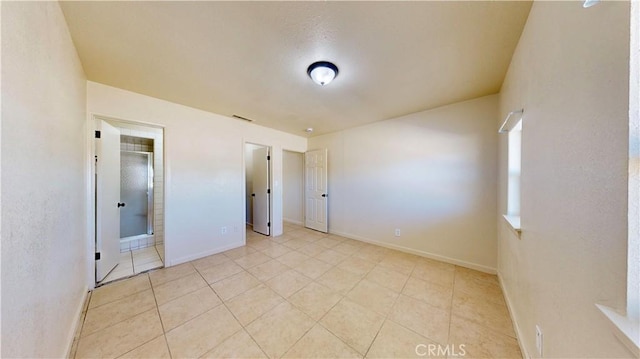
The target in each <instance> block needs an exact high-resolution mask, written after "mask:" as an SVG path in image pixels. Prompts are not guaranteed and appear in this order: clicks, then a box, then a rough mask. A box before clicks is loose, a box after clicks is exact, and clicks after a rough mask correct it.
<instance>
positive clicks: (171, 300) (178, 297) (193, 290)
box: [154, 280, 215, 305]
mask: <svg viewBox="0 0 640 359" xmlns="http://www.w3.org/2000/svg"><path fill="white" fill-rule="evenodd" d="M204 283H205V284H204V285H202V286H200V287H197V288H195V289H192V290H190V291H188V292H186V293H183V294H182V295H180V296H177V297H175V298H171V299H169V300H167V301H166V302H163V303H162V304H159V305H165V304H167V303H169V302H173V301H174V300H176V299H180V298H182V297H184V296H187V295H189V294H192V293H193V292H196V291H198V290H200V289H202V288H204V287H207V286H209V283H207V281H206V280H205V281H204ZM214 292H215V291H214ZM171 293H173V292H171ZM154 296H155V290H154ZM157 302H158V299H157V298H156V303H157Z"/></svg>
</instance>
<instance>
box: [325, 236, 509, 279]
mask: <svg viewBox="0 0 640 359" xmlns="http://www.w3.org/2000/svg"><path fill="white" fill-rule="evenodd" d="M330 233H331V234H335V235H338V236H341V237H345V238H350V239H355V240H357V241H361V242H366V243H371V244H375V245H378V246H381V247H385V248H390V249H395V250H398V251H401V252H405V253H411V254H415V255H418V256H421V257H425V258H429V259H434V260H437V261H441V262H446V263H451V264H455V265H457V266H460V267H465V268H469V269H474V270H477V271H480V272H485V273H489V274H496V273H497V271H496V269H495V268H492V267H488V266H485V265H481V264H476V263H471V262H467V261H462V260H459V259H455V258H450V257H446V256H442V255H439V254H434V253H429V252H424V251H420V250H417V249H413V248H409V247H404V246H399V245H395V244H390V243H386V242H380V241H375V240H372V239H369V238H364V237H360V236H358V235H355V234H350V233H344V232H336V231H330Z"/></svg>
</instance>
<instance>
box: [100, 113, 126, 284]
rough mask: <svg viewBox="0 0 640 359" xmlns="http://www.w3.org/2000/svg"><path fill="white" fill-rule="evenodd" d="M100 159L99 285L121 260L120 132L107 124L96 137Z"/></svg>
mask: <svg viewBox="0 0 640 359" xmlns="http://www.w3.org/2000/svg"><path fill="white" fill-rule="evenodd" d="M96 137H97V136H96ZM96 156H97V162H96V253H99V256H100V257H99V258H100V259H96V282H100V281H102V280H103V279H104V277H106V276H107V274H109V272H110V271H111V270H112V269H113V268H114V267H115V266H116V265H117V264H118V260H119V259H120V206H121V203H120V131H119V130H118V129H117V128H115V127H113V126H111V125H110V124H108V123H106V122H105V121H101V124H100V138H96ZM96 258H98V254H96Z"/></svg>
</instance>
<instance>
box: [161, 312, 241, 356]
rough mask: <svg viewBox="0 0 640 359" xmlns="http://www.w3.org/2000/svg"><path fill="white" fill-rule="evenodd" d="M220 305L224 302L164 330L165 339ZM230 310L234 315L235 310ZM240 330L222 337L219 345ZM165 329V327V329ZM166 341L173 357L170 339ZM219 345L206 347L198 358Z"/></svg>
mask: <svg viewBox="0 0 640 359" xmlns="http://www.w3.org/2000/svg"><path fill="white" fill-rule="evenodd" d="M220 305H222V303H218V304H216V305H215V306H213V307H212V308H209V309H207V310H205V311H204V312H202V313H200V314H198V315H196V316H195V317H193V318H190V319H188V320H187V321H185V322H183V323H181V324H179V325H178V326H176V327H173V328H171V329H169V330H168V331H166V332H164V335H165V340H166V336H167V334H169V333H171V332H173V331H174V330H176V329H178V328H180V327H181V326H183V325H185V324H187V323H189V322H193V321H195V320H196V319H198V318H200V317H202V316H203V315H205V314H207V313H209V312H210V311H212V310H214V309H216V308H218V307H219V306H220ZM227 310H229V308H227ZM229 312H230V313H231V314H232V315H233V312H231V311H230V310H229ZM238 324H240V323H239V322H238ZM240 326H242V324H240ZM240 330H241V329H238V330H237V331H235V332H234V333H233V334H231V335H229V336H227V337H224V339H222V340H221V341H220V342H219V343H218V345H220V344H222V342H224V341H225V340H227V339H229V338H231V337H232V336H233V335H234V334H235V333H237V332H238V331H240ZM163 331H164V329H163ZM166 341H167V347H168V348H169V355H170V356H171V357H173V356H174V355H173V353H171V346H169V341H168V340H166ZM218 345H216V346H214V347H213V348H208V349H205V351H204V352H203V353H201V354H200V355H197V356H196V358H200V357H202V356H203V355H204V354H206V353H207V352H209V351H211V350H213V349H214V348H215V347H217V346H218Z"/></svg>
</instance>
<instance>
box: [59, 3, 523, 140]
mask: <svg viewBox="0 0 640 359" xmlns="http://www.w3.org/2000/svg"><path fill="white" fill-rule="evenodd" d="M530 7H531V3H530V2H504V1H495V2H484V1H462V2H451V1H450V2H447V1H440V2H435V1H430V2H144V1H142V2H110V1H107V2H94V1H89V2H62V9H63V11H64V14H65V16H66V19H67V22H68V24H69V29H70V31H71V35H72V37H73V40H74V42H75V45H76V48H77V50H78V54H79V55H80V59H81V61H82V64H83V66H84V70H85V72H86V75H87V77H88V79H89V80H91V81H95V82H100V83H103V84H107V85H111V86H115V87H119V88H122V89H126V90H130V91H134V92H138V93H142V94H145V95H149V96H153V97H157V98H161V99H165V100H168V101H172V102H176V103H180V104H184V105H187V106H191V107H195V108H199V109H203V110H206V111H210V112H215V113H219V114H222V115H227V116H231V115H233V114H237V115H240V116H243V117H247V118H251V119H253V120H255V123H256V124H260V125H263V126H267V127H272V128H276V129H280V130H283V131H286V132H290V133H294V134H297V135H302V136H305V135H306V133H305V132H304V129H305V128H307V127H313V128H315V132H314V135H318V134H323V133H328V132H333V131H337V130H341V129H345V128H349V127H354V126H358V125H362V124H365V123H370V122H374V121H379V120H384V119H389V118H394V117H398V116H401V115H405V114H409V113H413V112H417V111H421V110H426V109H430V108H434V107H438V106H442V105H446V104H449V103H453V102H458V101H463V100H467V99H472V98H475V97H479V96H484V95H488V94H493V93H497V92H498V91H499V90H500V86H501V84H502V81H503V79H504V76H505V73H506V70H507V68H508V65H509V62H510V61H511V56H512V54H513V51H514V49H515V46H516V44H517V42H518V39H519V38H520V34H521V32H522V28H523V26H524V23H525V21H526V18H527V15H528V13H529V9H530ZM319 60H327V61H331V62H333V63H335V64H336V65H337V66H338V68H339V69H340V74H339V75H338V77H337V78H336V79H335V80H334V81H333V82H332V83H330V84H328V85H326V86H324V87H321V86H318V85H316V84H315V83H313V82H312V81H311V79H309V78H308V77H307V74H306V70H307V67H308V66H309V65H310V64H311V63H312V62H315V61H319Z"/></svg>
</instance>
